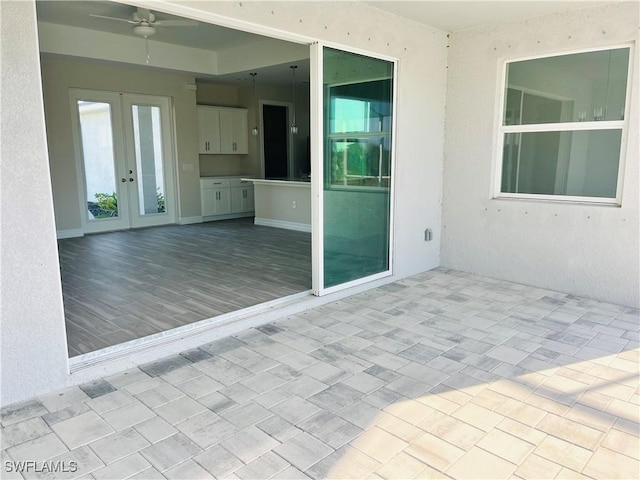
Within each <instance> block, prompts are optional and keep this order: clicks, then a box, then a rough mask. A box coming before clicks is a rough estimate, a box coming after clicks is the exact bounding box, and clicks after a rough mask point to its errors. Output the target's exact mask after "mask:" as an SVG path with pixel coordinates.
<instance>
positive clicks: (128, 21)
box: [89, 13, 138, 25]
mask: <svg viewBox="0 0 640 480" xmlns="http://www.w3.org/2000/svg"><path fill="white" fill-rule="evenodd" d="M89 16H90V17H94V18H104V19H106V20H116V21H118V22H126V23H133V24H134V25H135V24H137V23H138V22H134V21H133V20H127V19H126V18H116V17H105V16H104V15H95V14H93V13H90V14H89Z"/></svg>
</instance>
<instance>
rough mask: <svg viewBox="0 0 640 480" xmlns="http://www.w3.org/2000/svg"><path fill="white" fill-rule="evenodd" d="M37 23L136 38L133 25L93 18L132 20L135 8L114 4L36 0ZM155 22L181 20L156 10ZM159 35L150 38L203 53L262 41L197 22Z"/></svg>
mask: <svg viewBox="0 0 640 480" xmlns="http://www.w3.org/2000/svg"><path fill="white" fill-rule="evenodd" d="M36 5H37V10H38V21H41V22H47V23H55V24H58V25H68V26H72V27H80V28H87V29H90V30H98V31H102V32H109V33H115V34H119V35H130V36H135V34H134V33H133V27H134V25H131V24H129V23H126V22H119V21H117V20H109V19H104V18H95V17H91V16H90V15H91V14H94V15H103V16H106V17H115V18H122V19H128V20H130V19H131V18H132V15H133V13H134V12H135V11H136V7H132V6H131V5H124V4H122V3H115V2H102V1H94V0H90V1H50V0H46V1H37V2H36ZM153 13H154V15H155V16H156V20H179V19H181V18H182V17H176V16H175V15H169V14H168V13H162V12H158V11H156V10H153ZM156 30H157V31H156V34H155V35H153V37H149V38H150V39H153V40H155V41H158V42H165V43H172V44H175V45H181V46H183V47H192V48H201V49H204V50H224V49H226V48H230V47H239V46H243V45H248V44H251V43H255V42H258V41H260V40H261V39H263V38H264V37H262V36H260V35H254V34H252V33H247V32H242V31H240V30H232V29H230V28H223V27H218V26H216V25H210V24H207V23H200V22H196V26H191V27H157V29H156Z"/></svg>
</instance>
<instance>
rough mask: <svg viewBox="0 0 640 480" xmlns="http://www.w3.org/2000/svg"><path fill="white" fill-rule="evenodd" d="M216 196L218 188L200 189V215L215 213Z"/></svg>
mask: <svg viewBox="0 0 640 480" xmlns="http://www.w3.org/2000/svg"><path fill="white" fill-rule="evenodd" d="M217 198H218V190H215V189H213V188H205V189H203V190H202V197H201V199H202V216H203V217H208V216H209V215H215V214H216V202H217Z"/></svg>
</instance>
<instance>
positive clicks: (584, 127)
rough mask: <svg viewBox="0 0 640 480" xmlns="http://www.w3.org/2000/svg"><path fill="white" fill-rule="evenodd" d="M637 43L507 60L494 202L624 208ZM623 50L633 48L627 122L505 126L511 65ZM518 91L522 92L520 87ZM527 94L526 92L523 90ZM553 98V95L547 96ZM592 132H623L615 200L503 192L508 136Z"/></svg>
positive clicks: (498, 117) (502, 83)
mask: <svg viewBox="0 0 640 480" xmlns="http://www.w3.org/2000/svg"><path fill="white" fill-rule="evenodd" d="M634 46H635V45H634V43H633V42H631V43H624V44H616V45H606V46H600V47H593V48H584V49H580V50H570V51H564V52H556V53H550V54H538V55H530V56H525V57H514V58H508V59H503V61H502V62H501V66H500V73H499V74H500V76H501V80H500V90H499V92H498V95H499V97H498V98H499V102H498V105H497V108H498V110H497V112H496V132H497V142H496V149H495V159H494V169H493V171H494V178H493V188H492V197H493V198H494V199H517V200H538V201H551V202H561V203H593V204H603V205H613V206H620V205H621V204H622V184H623V179H624V167H625V159H626V150H627V148H626V146H627V136H628V134H627V131H628V125H629V115H630V110H631V101H630V98H631V86H632V83H633V82H632V72H633V67H634V60H635V56H634ZM619 48H629V65H628V70H627V90H626V96H625V105H624V119H623V120H599V121H589V122H561V123H544V124H543V123H540V124H525V125H504V119H503V116H504V107H505V102H506V97H507V95H506V92H507V86H508V85H507V67H508V65H509V64H510V63H513V62H521V61H526V60H536V59H541V58H550V57H559V56H565V55H573V54H578V53H589V52H600V51H606V50H615V49H619ZM516 88H519V87H517V86H516ZM521 90H523V92H524V90H526V89H521ZM545 95H546V96H549V97H550V96H551V95H550V94H545ZM591 130H620V131H621V142H620V157H619V159H618V178H617V183H616V196H615V198H605V197H587V196H572V195H545V194H534V193H508V192H502V191H501V189H502V169H503V162H504V159H503V150H504V140H505V134H507V133H538V132H566V131H591Z"/></svg>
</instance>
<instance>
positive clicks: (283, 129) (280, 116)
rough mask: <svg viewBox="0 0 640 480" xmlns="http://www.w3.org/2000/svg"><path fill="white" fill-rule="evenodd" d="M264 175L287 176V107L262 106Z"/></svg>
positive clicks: (273, 177)
mask: <svg viewBox="0 0 640 480" xmlns="http://www.w3.org/2000/svg"><path fill="white" fill-rule="evenodd" d="M262 121H263V132H264V135H263V139H264V140H263V142H264V176H265V178H272V179H277V178H288V177H289V148H288V131H289V130H288V126H287V107H284V106H279V105H263V106H262Z"/></svg>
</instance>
